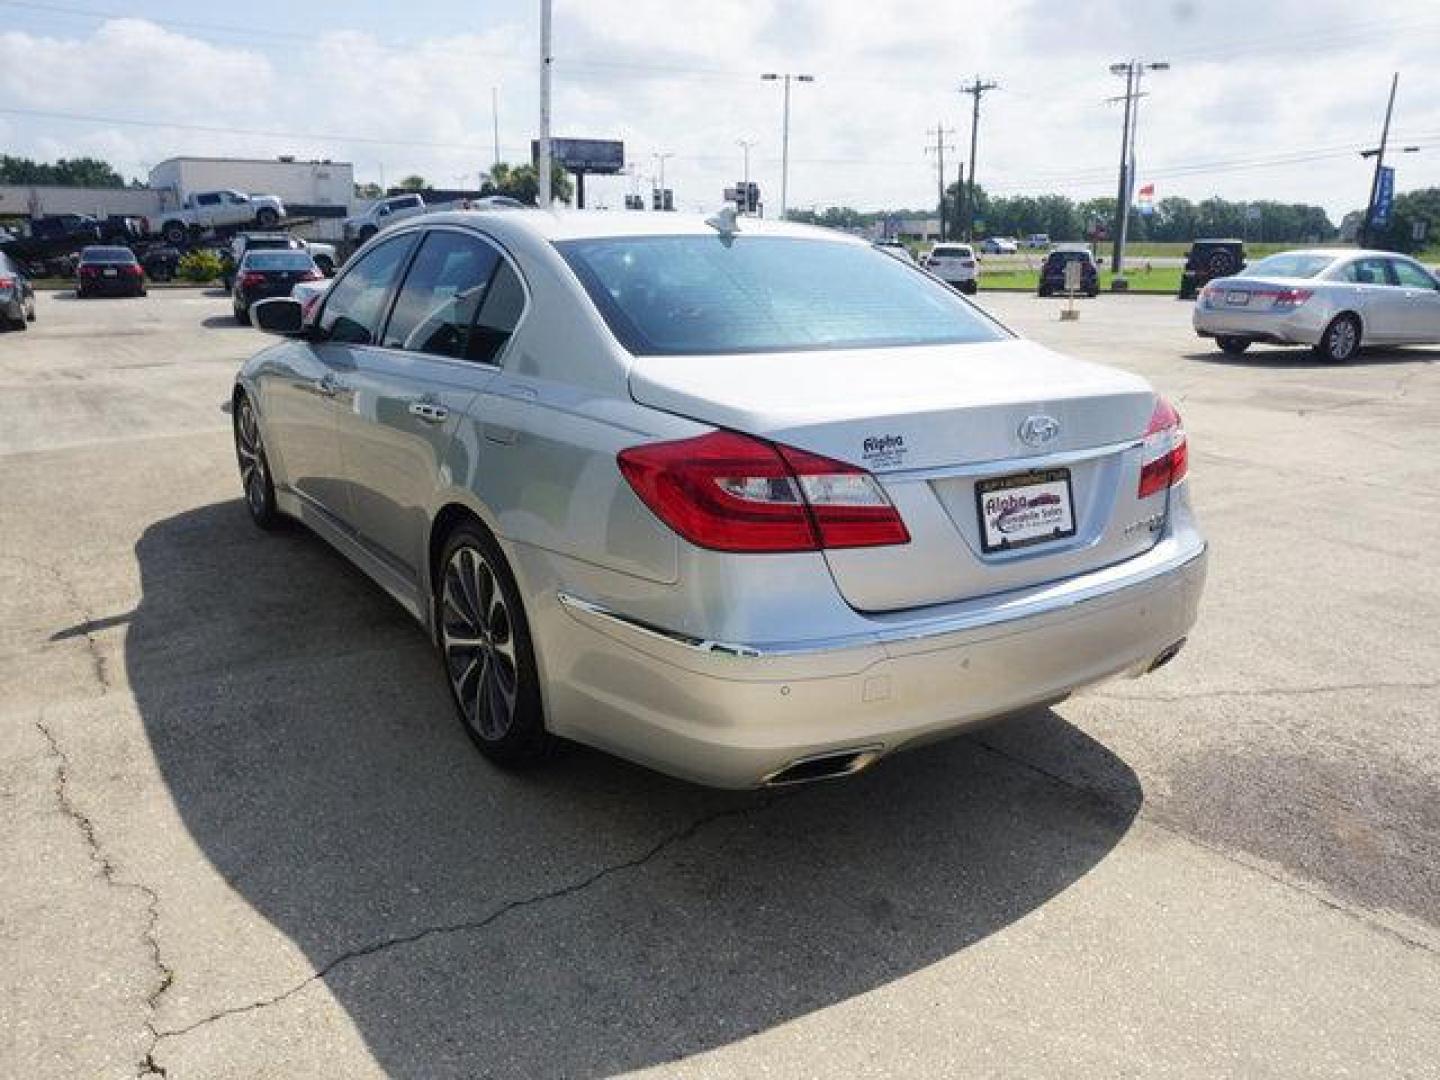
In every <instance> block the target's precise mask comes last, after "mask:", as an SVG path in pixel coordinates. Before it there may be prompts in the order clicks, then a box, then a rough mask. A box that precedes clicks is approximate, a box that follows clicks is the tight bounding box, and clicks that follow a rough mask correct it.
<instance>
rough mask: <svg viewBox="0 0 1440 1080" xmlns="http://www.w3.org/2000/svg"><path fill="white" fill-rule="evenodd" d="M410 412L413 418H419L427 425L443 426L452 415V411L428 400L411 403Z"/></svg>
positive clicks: (419, 399) (417, 399)
mask: <svg viewBox="0 0 1440 1080" xmlns="http://www.w3.org/2000/svg"><path fill="white" fill-rule="evenodd" d="M409 411H410V415H411V416H418V417H419V418H420V419H421V420H424V421H425V422H426V423H427V424H442V423H444V422H445V418H446V417H447V416H449V415H450V410H449V409H447V408H446V407H445V406H444V405H441V404H440V403H439V402H438V401H433V400H429V399H427V398H416V399H415V400H414V401H412V402H410V405H409Z"/></svg>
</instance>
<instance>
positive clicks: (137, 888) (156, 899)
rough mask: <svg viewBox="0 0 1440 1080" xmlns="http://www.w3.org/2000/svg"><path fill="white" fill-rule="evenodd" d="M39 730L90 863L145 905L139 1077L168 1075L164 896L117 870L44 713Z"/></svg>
mask: <svg viewBox="0 0 1440 1080" xmlns="http://www.w3.org/2000/svg"><path fill="white" fill-rule="evenodd" d="M35 727H36V728H38V729H39V731H40V734H41V735H42V736H43V737H44V739H45V742H46V744H47V746H48V747H49V750H50V755H51V756H52V757H53V758H54V759H55V761H56V768H55V787H54V791H55V800H56V802H57V803H58V804H59V806H60V812H61V813H62V814H64V815H65V816H66V817H67V818H69V819H70V820H71V821H73V822H74V823H75V827H76V828H77V829H78V830H79V831H80V836H81V838H82V839H83V840H84V841H85V846H86V848H87V849H88V851H89V854H90V861H91V862H93V863H94V864H95V866H96V868H97V869H98V870H99V872H100V876H101V878H102V879H104V881H105V884H106V885H108V886H109V887H110V888H112V889H120V890H123V891H127V892H133V893H137V894H139V896H140V897H141V898H142V899H143V900H144V902H145V927H144V929H143V930H142V931H141V936H142V937H143V938H144V940H145V944H146V947H147V948H148V949H149V951H150V960H151V963H152V964H153V965H154V967H155V972H156V980H155V987H154V989H152V990H151V991H150V992H149V993H148V994H146V995H145V1007H146V1009H147V1010H148V1012H149V1015H148V1016H147V1017H146V1019H145V1030H146V1032H147V1034H148V1036H149V1042H150V1045H149V1047H148V1048H147V1049H146V1052H145V1054H144V1056H143V1057H142V1058H141V1060H140V1062H139V1063H138V1064H137V1066H136V1074H135V1075H136V1076H137V1078H144V1077H147V1076H164V1075H165V1070H164V1069H163V1068H159V1067H157V1066H156V1065H155V1063H154V1061H153V1057H152V1055H153V1053H154V1049H155V1044H156V1042H157V1041H158V1040H159V1038H160V1035H159V1032H158V1031H157V1029H156V1027H155V1021H154V1016H155V1010H156V1009H157V1008H158V1007H159V1004H160V998H161V997H162V996H163V995H164V993H165V991H167V990H169V989H170V986H171V984H172V983H174V981H175V971H174V969H173V968H171V967H170V965H169V964H167V963H166V962H165V958H164V956H163V955H162V954H161V952H160V939H159V937H158V931H159V928H160V896H159V894H158V893H156V892H155V890H154V889H152V888H151V887H150V886H149V885H146V884H144V883H143V882H139V881H127V880H126V879H124V878H122V877H121V876H120V874H119V872H118V871H117V870H116V869H115V864H114V863H112V862H111V861H110V858H109V856H107V855H106V854H105V850H104V848H103V847H102V846H101V844H100V838H99V837H98V836H97V835H96V833H95V823H94V822H93V821H91V820H90V818H89V817H88V816H87V815H86V814H85V813H84V811H82V810H81V809H80V808H79V807H78V806H76V805H75V802H74V800H73V799H72V798H71V797H70V758H69V755H67V754H66V753H65V751H64V750H63V749H61V747H60V742H59V740H58V739H56V737H55V733H54V732H53V731H51V730H50V728H49V726H47V725H46V723H45V719H44V714H43V712H42V714H41V717H40V719H38V720H36V721H35Z"/></svg>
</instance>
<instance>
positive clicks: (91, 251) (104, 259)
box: [80, 247, 135, 264]
mask: <svg viewBox="0 0 1440 1080" xmlns="http://www.w3.org/2000/svg"><path fill="white" fill-rule="evenodd" d="M80 261H81V262H87V263H117V264H118V263H133V262H134V261H135V253H134V252H133V251H131V250H130V249H129V248H123V247H88V248H86V249H85V250H84V251H82V252H80Z"/></svg>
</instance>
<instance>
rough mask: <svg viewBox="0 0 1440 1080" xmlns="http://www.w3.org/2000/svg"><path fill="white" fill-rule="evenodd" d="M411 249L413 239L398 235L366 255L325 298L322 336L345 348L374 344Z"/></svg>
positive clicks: (412, 237)
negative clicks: (387, 304)
mask: <svg viewBox="0 0 1440 1080" xmlns="http://www.w3.org/2000/svg"><path fill="white" fill-rule="evenodd" d="M414 246H415V238H414V236H397V237H394V238H393V239H390V240H387V241H385V242H384V243H383V244H381V245H380V246H378V247H375V248H372V249H371V250H370V251H368V252H366V253H365V257H364V258H362V259H360V260H359V261H357V262H356V263H355V265H354V266H352V267H351V268H350V269H349V270H348V271H346V273H345V275H344V276H343V277H342V278H340V280H339V281H337V282H336V283H335V285H334V287H332V288H331V290H330V292H329V294H328V295H327V296H326V298H325V307H324V309H323V310H322V311H321V312H320V324H319V325H320V332H321V334H323V335H324V336H325V337H326V338H327V339H328V340H330V341H338V342H343V343H345V344H348V345H370V344H373V343H374V341H375V335H376V333H377V332H378V331H379V329H380V323H381V320H382V319H383V318H384V316H385V305H386V302H387V301H388V300H389V299H390V290H391V287H392V286H393V285H394V284H395V280H396V279H397V278H398V277H399V276H400V269H401V267H402V266H404V265H405V259H406V258H407V257H408V256H409V254H410V250H411V248H413V247H414Z"/></svg>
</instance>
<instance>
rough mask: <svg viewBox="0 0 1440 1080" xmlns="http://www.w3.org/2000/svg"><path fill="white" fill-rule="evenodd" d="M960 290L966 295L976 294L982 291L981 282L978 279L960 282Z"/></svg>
mask: <svg viewBox="0 0 1440 1080" xmlns="http://www.w3.org/2000/svg"><path fill="white" fill-rule="evenodd" d="M960 291H961V292H962V293H964V294H965V295H966V296H974V295H975V294H976V293H977V292H979V291H980V283H979V282H977V281H962V282H961V283H960Z"/></svg>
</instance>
